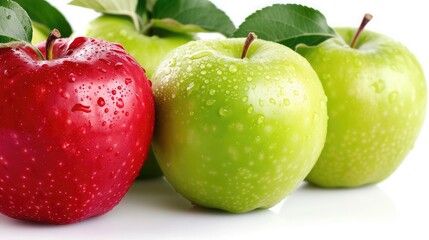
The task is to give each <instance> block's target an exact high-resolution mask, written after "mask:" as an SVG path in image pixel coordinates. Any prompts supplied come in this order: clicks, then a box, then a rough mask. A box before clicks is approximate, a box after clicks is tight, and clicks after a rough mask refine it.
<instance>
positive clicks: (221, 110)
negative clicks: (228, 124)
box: [219, 107, 230, 117]
mask: <svg viewBox="0 0 429 240" xmlns="http://www.w3.org/2000/svg"><path fill="white" fill-rule="evenodd" d="M229 114H230V112H229V110H228V109H227V108H223V107H222V108H219V115H221V116H223V117H226V116H228V115H229Z"/></svg>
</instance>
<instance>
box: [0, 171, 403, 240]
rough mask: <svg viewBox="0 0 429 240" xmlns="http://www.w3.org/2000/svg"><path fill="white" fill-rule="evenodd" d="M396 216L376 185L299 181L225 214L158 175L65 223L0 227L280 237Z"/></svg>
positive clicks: (64, 233)
mask: <svg viewBox="0 0 429 240" xmlns="http://www.w3.org/2000/svg"><path fill="white" fill-rule="evenodd" d="M399 215H400V214H399V212H398V209H397V207H396V206H395V204H394V202H393V201H392V200H391V199H390V198H389V196H388V195H387V194H386V193H384V192H383V191H382V189H380V188H379V187H377V186H368V187H363V188H357V189H320V188H317V187H314V186H311V185H309V184H303V185H302V186H301V187H300V188H299V189H297V190H296V191H295V192H294V193H293V194H292V195H291V196H290V197H288V198H287V199H286V200H284V201H282V202H281V203H279V204H278V205H277V206H275V207H273V208H272V209H269V210H257V211H253V212H250V213H246V214H230V213H225V212H222V211H217V210H210V209H204V208H201V207H195V206H192V205H191V204H190V203H189V202H188V201H187V200H185V199H184V198H182V197H180V196H179V195H178V194H176V193H175V192H174V190H173V189H172V188H171V187H170V186H169V185H168V183H167V182H166V181H164V180H163V179H157V180H152V181H137V182H136V183H135V184H134V185H133V187H132V188H131V189H130V191H129V192H128V194H127V195H126V197H125V198H124V199H123V201H122V202H121V204H120V205H119V206H118V207H116V208H115V209H114V210H113V211H112V212H110V213H108V214H105V215H103V216H100V217H96V218H92V219H89V220H86V221H83V222H80V223H77V224H72V225H66V226H50V225H43V224H34V223H27V222H23V221H17V220H13V219H9V218H7V217H4V216H0V232H1V234H2V235H1V236H7V237H8V238H7V239H8V240H11V239H27V238H26V237H25V236H33V238H32V239H44V240H47V239H59V238H60V239H78V238H80V239H89V238H91V239H104V240H107V239H124V238H126V239H142V238H145V237H146V239H154V238H156V239H219V238H222V239H225V238H227V239H241V237H243V236H247V237H246V238H247V239H260V238H263V237H265V238H266V237H269V239H274V238H276V239H277V238H278V239H284V238H282V237H281V236H284V234H292V235H297V234H298V235H300V234H301V233H300V231H301V230H300V229H301V228H304V229H306V228H307V227H311V228H310V229H319V231H320V230H323V229H325V230H329V229H331V228H329V226H330V225H331V226H334V227H335V226H338V225H351V226H353V225H355V226H361V225H362V224H364V225H368V224H374V223H381V222H383V223H386V222H391V221H394V220H395V219H397V218H398V217H399ZM326 226H328V228H326ZM279 234H280V235H279ZM308 234H309V233H308V232H306V233H305V235H306V236H309V235H308ZM316 236H317V235H316Z"/></svg>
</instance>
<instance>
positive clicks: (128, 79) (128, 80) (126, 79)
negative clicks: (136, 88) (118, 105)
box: [125, 78, 133, 85]
mask: <svg viewBox="0 0 429 240" xmlns="http://www.w3.org/2000/svg"><path fill="white" fill-rule="evenodd" d="M132 82H133V80H132V79H131V78H125V85H128V84H130V83H132Z"/></svg>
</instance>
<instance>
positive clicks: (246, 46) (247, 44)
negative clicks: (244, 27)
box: [241, 32, 257, 59]
mask: <svg viewBox="0 0 429 240" xmlns="http://www.w3.org/2000/svg"><path fill="white" fill-rule="evenodd" d="M256 38H257V36H256V34H255V33H254V32H249V34H248V35H247V38H246V41H245V42H244V47H243V52H242V53H241V59H245V58H246V55H247V52H248V51H249V48H250V45H251V44H252V43H253V41H255V40H256Z"/></svg>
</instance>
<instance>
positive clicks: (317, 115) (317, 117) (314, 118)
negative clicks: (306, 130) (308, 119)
mask: <svg viewBox="0 0 429 240" xmlns="http://www.w3.org/2000/svg"><path fill="white" fill-rule="evenodd" d="M318 120H319V114H318V113H313V123H315V122H317V121H318Z"/></svg>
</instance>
